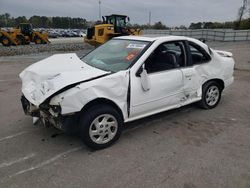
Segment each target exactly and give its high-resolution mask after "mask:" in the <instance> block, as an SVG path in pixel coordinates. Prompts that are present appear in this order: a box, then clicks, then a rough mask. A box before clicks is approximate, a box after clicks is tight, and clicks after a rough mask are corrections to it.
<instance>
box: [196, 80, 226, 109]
mask: <svg viewBox="0 0 250 188" xmlns="http://www.w3.org/2000/svg"><path fill="white" fill-rule="evenodd" d="M221 92H222V88H221V86H220V84H218V83H217V82H215V81H211V82H207V83H205V84H204V85H203V87H202V99H201V101H200V102H199V105H200V107H202V108H204V109H212V108H215V107H216V106H217V105H218V104H219V102H220V99H221Z"/></svg>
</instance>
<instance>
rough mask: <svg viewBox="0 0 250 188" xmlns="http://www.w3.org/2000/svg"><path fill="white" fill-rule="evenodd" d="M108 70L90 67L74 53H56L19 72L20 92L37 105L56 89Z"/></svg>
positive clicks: (98, 75) (100, 74)
mask: <svg viewBox="0 0 250 188" xmlns="http://www.w3.org/2000/svg"><path fill="white" fill-rule="evenodd" d="M108 73H109V72H106V71H103V70H100V69H97V68H94V67H91V66H89V65H87V64H86V63H84V62H82V61H81V60H80V59H79V58H78V56H77V55H76V54H74V53H71V54H57V55H53V56H50V57H48V58H46V59H44V60H41V61H39V62H37V63H35V64H32V65H31V66H29V67H27V68H26V69H25V70H23V71H22V72H21V73H20V75H19V76H20V78H21V80H22V93H23V95H24V96H25V97H26V98H27V99H28V100H29V101H30V102H31V103H32V104H34V105H36V106H38V105H40V104H41V103H42V102H43V101H45V100H46V99H47V98H48V97H50V96H51V95H53V94H54V93H56V92H57V91H59V90H61V89H63V88H65V87H67V86H70V85H72V84H76V83H79V82H83V81H87V80H90V79H94V78H98V77H100V76H103V75H106V74H108Z"/></svg>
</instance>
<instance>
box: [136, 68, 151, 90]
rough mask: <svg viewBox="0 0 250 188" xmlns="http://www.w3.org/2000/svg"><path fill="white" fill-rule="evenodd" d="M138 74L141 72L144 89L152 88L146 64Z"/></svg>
mask: <svg viewBox="0 0 250 188" xmlns="http://www.w3.org/2000/svg"><path fill="white" fill-rule="evenodd" d="M137 74H139V77H140V80H141V85H142V88H143V90H144V91H148V90H150V80H149V77H148V73H147V70H146V69H145V65H144V64H143V65H142V67H141V68H140V69H139V70H138V72H137Z"/></svg>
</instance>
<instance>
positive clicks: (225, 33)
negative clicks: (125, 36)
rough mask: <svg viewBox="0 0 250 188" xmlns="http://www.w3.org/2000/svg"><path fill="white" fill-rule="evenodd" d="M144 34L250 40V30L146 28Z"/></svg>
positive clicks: (211, 39) (213, 39)
mask: <svg viewBox="0 0 250 188" xmlns="http://www.w3.org/2000/svg"><path fill="white" fill-rule="evenodd" d="M144 35H157V36H161V35H177V36H187V37H193V38H197V39H200V38H204V39H206V40H208V41H228V42H230V41H250V30H213V29H199V30H152V29H148V30H144Z"/></svg>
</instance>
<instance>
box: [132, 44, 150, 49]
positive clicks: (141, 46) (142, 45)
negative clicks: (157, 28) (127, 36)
mask: <svg viewBox="0 0 250 188" xmlns="http://www.w3.org/2000/svg"><path fill="white" fill-rule="evenodd" d="M145 46H146V44H129V45H128V46H127V48H133V49H135V48H136V49H143V48H145Z"/></svg>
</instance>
